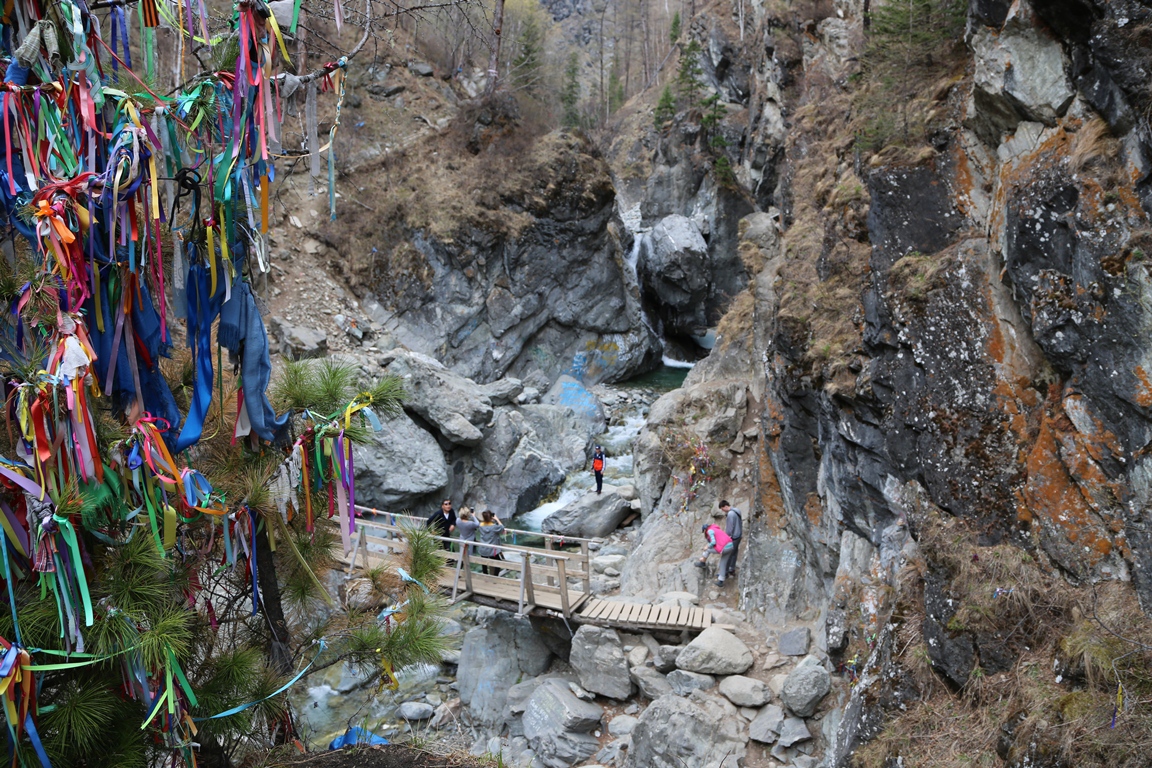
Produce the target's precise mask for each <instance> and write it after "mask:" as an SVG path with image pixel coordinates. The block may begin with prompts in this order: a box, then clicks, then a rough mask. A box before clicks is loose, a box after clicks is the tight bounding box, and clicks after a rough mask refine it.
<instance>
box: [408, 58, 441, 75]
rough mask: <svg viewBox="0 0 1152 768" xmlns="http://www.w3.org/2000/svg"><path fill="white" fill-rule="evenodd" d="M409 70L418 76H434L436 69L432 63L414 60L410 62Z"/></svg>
mask: <svg viewBox="0 0 1152 768" xmlns="http://www.w3.org/2000/svg"><path fill="white" fill-rule="evenodd" d="M408 71H409V72H411V73H412V74H414V75H416V77H432V75H433V74H435V72H436V70H434V69H432V65H430V64H425V63H424V62H422V61H413V62H411V63H409V64H408Z"/></svg>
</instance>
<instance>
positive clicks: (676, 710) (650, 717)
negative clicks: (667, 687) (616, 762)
mask: <svg viewBox="0 0 1152 768" xmlns="http://www.w3.org/2000/svg"><path fill="white" fill-rule="evenodd" d="M739 721H740V718H739V716H737V715H736V713H735V710H731V711H728V710H727V709H725V708H724V707H722V706H720V705H719V704H717V703H715V702H713V701H710V700H708V699H707V697H705V699H704V700H702V701H699V702H696V701H689V700H687V699H682V698H680V697H678V696H663V697H661V698H659V699H657V700H656V701H654V702H652V705H651V706H649V707H648V709H646V710H644V712H643V713H642V714H641V715H640V721H639V722H638V723H637V724H636V728H635V729H634V730H633V731H632V747H631V749H629V750H628V758H627V759H626V760H625V761H624V766H625V768H683V766H685V765H689V766H692V767H693V768H736V766H737V765H738V761H739V760H741V759H742V758H743V757H744V753H745V746H744V744H745V741H746V737H745V735H744V734H743V733H741V732H740V728H739V726H738V725H737V723H738V722H739Z"/></svg>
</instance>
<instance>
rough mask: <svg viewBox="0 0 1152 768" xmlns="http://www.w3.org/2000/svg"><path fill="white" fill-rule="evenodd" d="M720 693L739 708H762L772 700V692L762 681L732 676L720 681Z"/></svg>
mask: <svg viewBox="0 0 1152 768" xmlns="http://www.w3.org/2000/svg"><path fill="white" fill-rule="evenodd" d="M720 693H722V694H724V697H725V698H727V699H728V701H730V702H732V703H733V704H735V705H736V706H738V707H761V706H763V705H765V704H767V703H768V701H769V699H771V698H772V691H770V690H768V686H767V685H766V684H765V683H763V682H762V681H760V680H755V679H753V678H751V677H744V676H743V675H731V676H729V677H726V678H724V679H723V680H721V681H720Z"/></svg>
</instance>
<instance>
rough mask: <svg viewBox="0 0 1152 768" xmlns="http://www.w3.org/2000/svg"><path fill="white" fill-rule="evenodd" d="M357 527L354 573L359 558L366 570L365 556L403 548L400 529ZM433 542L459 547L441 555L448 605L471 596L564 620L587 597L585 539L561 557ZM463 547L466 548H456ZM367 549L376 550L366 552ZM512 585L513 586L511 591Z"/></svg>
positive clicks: (366, 523) (369, 523) (375, 523)
mask: <svg viewBox="0 0 1152 768" xmlns="http://www.w3.org/2000/svg"><path fill="white" fill-rule="evenodd" d="M396 518H397V521H398V522H400V521H402V522H404V523H405V524H412V523H422V522H423V519H422V518H416V517H411V516H400V515H397V516H396ZM357 528H358V534H357V541H356V546H355V549H354V550H353V552H352V554H351V556H350V558H349V572H351V571H352V570H353V569H354V568H355V566H356V561H357V559H358V558H359V557H360V556H361V554H362V555H363V558H364V564H365V567H367V566H368V564H369V560H368V557H369V556H370V555H374V556H380V555H386V554H391V553H402V552H406V551H407V549H408V542H407V541H406V540H405V538H404V529H403V528H402V527H400V526H399V525H396V524H393V523H385V522H382V521H381V520H380V519H376V520H361V521H359V522H358V523H357ZM433 538H434V539H436V540H437V541H439V542H441V543H448V544H450V545H452V544H454V545H458V548H457V550H455V551H454V550H451V549H441V550H440V555H441V557H443V558H444V560H445V564H446V565H447V566H448V567H449V568H451V569H452V571H453V575H452V579H451V584H450V585H449V584H442V586H446V587H447V586H451V588H452V600H453V602H455V601H457V600H464V599H467V598H469V597H472V596H474V595H479V596H484V597H490V598H493V599H498V600H510V599H512V600H514V601H515V602H516V603H517V605H518V610H517V612H518V613H522V614H523V613H527V612H528V611H531V610H532V609H533V608H534V607H536V606H537V605H544V606H546V607H552V608H556V609H559V610H560V611H561V612H562V613H563V614H564V616H565V617H568V616H571V615H572V611H573V610H574V609H575V608H576V607H578V605H579V602H580V600H582V599H583V598H584V597H585V596H586V595H588V594H590V591H591V589H590V587H591V575H592V574H591V571H590V570H589V567H588V549H587V541H588V540H586V539H585V540H582V541H583V543H584V546H582V547H581V548H580V551H579V552H565V551H562V550H553V549H541V548H538V547H526V546H522V545H516V544H478V543H475V542H463V541H461V540H460V539H456V538H450V537H446V536H434V537H433ZM554 538H557V539H558V538H559V537H554ZM566 541H571V539H567V540H566ZM464 544H467V545H468V546H460V545H464ZM370 545H371V547H372V548H373V549H374V550H375V551H373V549H370V548H369V546H370ZM478 547H483V548H485V550H489V549H494V550H496V551H498V552H500V553H501V554H503V555H505V556H506V557H507V556H508V555H512V556H513V557H512V558H509V559H503V560H497V559H494V558H487V557H481V556H479V555H478V554H477V553H476V548H478ZM381 550H382V551H381ZM475 565H479V566H488V567H493V568H496V569H498V572H499V571H511V572H513V573H514V574H515V577H514V579H515V581H513V579H511V578H507V577H501V576H491V575H487V574H483V573H473V571H472V566H475ZM569 579H574V580H578V581H579V582H580V583H581V586H582V587H583V589H574V588H573V587H572V586H571V584H570V583H569ZM512 584H516V585H517V586H516V587H515V588H513V587H512V586H511V585H512ZM549 598H551V599H549Z"/></svg>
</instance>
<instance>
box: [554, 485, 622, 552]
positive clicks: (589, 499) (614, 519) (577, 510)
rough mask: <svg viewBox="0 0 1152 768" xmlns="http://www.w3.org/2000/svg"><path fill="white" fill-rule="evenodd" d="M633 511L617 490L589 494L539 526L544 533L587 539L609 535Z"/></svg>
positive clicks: (563, 508) (557, 511)
mask: <svg viewBox="0 0 1152 768" xmlns="http://www.w3.org/2000/svg"><path fill="white" fill-rule="evenodd" d="M631 512H632V506H631V504H630V503H629V502H628V500H627V499H625V498H624V497H623V496H621V495H620V494H618V493H613V492H612V490H611V489H610V488H607V487H606V488H605V489H604V493H603V494H601V495H599V496H598V495H596V494H595V493H586V494H584V495H583V496H581V497H580V498H579V499H577V500H576V501H574V502H572V503H571V504H569V505H568V506H566V507H562V508H561V509H558V510H556V511H555V512H553V513H552V514H551V515H549V516H548V517H547V518H546V519H545V520H544V522H543V523H542V524H541V525H540V530H542V531H544V532H545V533H559V534H563V535H564V536H580V537H583V538H587V539H592V538H600V537H603V536H607V535H608V534H610V533H612V531H614V530H616V529H617V528H618V527H619V526H620V523H622V522H624V518H626V517H627V516H628V515H629V514H631Z"/></svg>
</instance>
